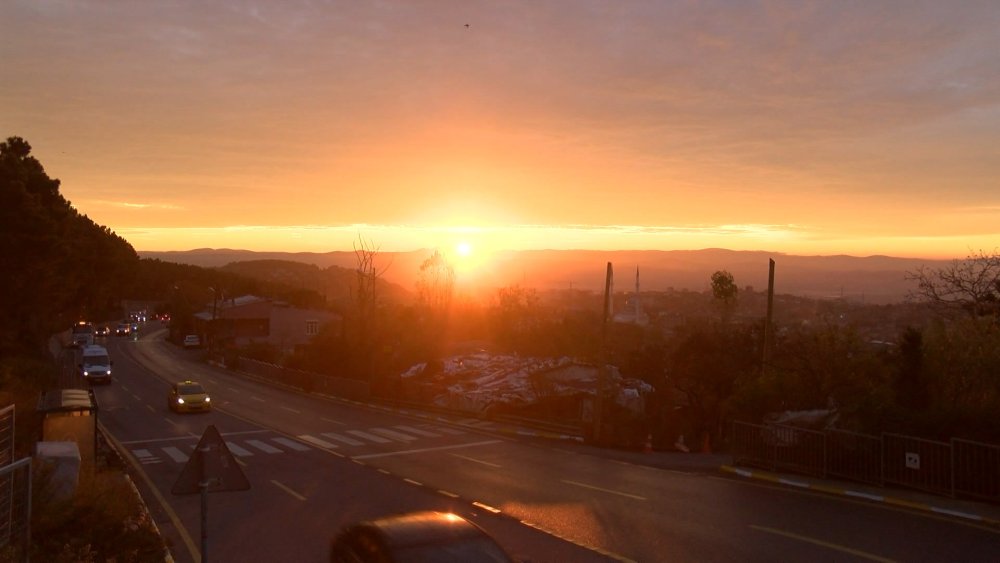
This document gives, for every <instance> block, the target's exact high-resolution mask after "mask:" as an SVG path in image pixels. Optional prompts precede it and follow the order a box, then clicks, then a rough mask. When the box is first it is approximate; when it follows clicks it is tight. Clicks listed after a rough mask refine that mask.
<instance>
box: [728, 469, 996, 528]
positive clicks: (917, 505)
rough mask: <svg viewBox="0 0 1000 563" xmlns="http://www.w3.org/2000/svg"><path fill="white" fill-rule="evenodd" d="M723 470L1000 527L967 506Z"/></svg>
mask: <svg viewBox="0 0 1000 563" xmlns="http://www.w3.org/2000/svg"><path fill="white" fill-rule="evenodd" d="M719 470H720V471H722V472H723V473H728V474H730V475H736V476H737V477H743V478H746V479H755V480H758V481H767V482H769V483H775V484H778V485H785V486H789V487H795V488H798V489H806V490H810V491H817V492H821V493H827V494H831V495H839V496H844V497H850V498H852V499H860V500H866V501H869V502H876V503H881V504H886V505H890V506H896V507H900V508H908V509H911V510H918V511H923V512H930V513H933V514H940V515H943V516H952V517H955V518H961V519H963V520H969V521H972V522H978V523H980V524H989V525H991V526H997V527H1000V520H998V519H995V518H990V517H988V516H983V515H981V514H976V513H973V512H967V511H964V510H955V509H953V508H947V507H945V506H937V505H933V504H928V503H923V502H916V501H912V500H908V499H904V498H899V497H891V496H886V495H880V494H874V493H871V492H869V491H863V490H855V489H850V488H843V487H836V486H832V485H825V484H819V483H813V482H810V481H807V480H804V479H795V478H793V477H786V476H783V475H779V474H776V473H770V472H768V471H761V470H758V469H743V468H739V467H733V466H731V465H723V466H721V467H720V468H719Z"/></svg>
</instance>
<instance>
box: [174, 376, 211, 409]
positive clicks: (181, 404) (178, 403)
mask: <svg viewBox="0 0 1000 563" xmlns="http://www.w3.org/2000/svg"><path fill="white" fill-rule="evenodd" d="M167 408H169V409H170V410H172V411H174V412H203V411H209V410H212V398H211V397H209V396H208V392H207V391H205V388H204V387H202V386H201V384H200V383H198V382H197V381H190V380H188V381H179V382H177V383H174V384H173V385H171V386H170V394H169V395H168V396H167Z"/></svg>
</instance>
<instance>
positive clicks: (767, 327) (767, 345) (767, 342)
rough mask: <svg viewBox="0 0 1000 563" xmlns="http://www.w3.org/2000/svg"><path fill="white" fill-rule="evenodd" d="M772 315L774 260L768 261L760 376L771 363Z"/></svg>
mask: <svg viewBox="0 0 1000 563" xmlns="http://www.w3.org/2000/svg"><path fill="white" fill-rule="evenodd" d="M773 315H774V259H768V272H767V320H766V321H764V357H763V359H762V363H761V368H760V371H761V375H763V374H764V373H766V372H767V367H768V365H769V364H770V363H771V346H772V340H773V339H774V335H773V334H772V330H773V329H772V327H771V323H772V319H773Z"/></svg>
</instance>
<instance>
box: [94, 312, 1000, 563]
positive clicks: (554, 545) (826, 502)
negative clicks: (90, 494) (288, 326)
mask: <svg viewBox="0 0 1000 563" xmlns="http://www.w3.org/2000/svg"><path fill="white" fill-rule="evenodd" d="M161 336H162V334H157V333H155V332H153V333H149V334H147V335H145V336H144V337H143V338H140V339H138V340H130V339H111V340H109V341H108V345H109V349H110V351H111V354H112V357H113V359H114V360H115V381H114V382H113V383H112V384H111V385H108V386H103V387H99V388H96V391H97V395H98V400H99V402H100V405H101V412H100V417H101V421H102V423H103V424H104V426H105V427H106V428H107V429H108V430H109V431H110V432H111V433H112V434H113V435H114V437H115V438H116V439H117V440H118V441H119V442H120V443H121V444H122V447H123V448H125V449H126V450H127V451H128V455H129V456H130V457H131V458H132V459H133V460H134V461H135V463H136V465H137V467H138V468H139V469H140V470H141V473H142V474H144V475H145V477H142V476H140V478H139V479H137V481H138V482H140V484H141V485H142V488H143V489H144V496H145V497H146V498H147V502H148V504H149V505H150V507H151V509H152V511H153V513H154V515H155V516H156V518H157V521H158V524H159V525H160V527H161V530H162V531H163V533H164V535H165V536H166V537H167V538H168V539H169V540H170V542H171V543H172V552H173V554H174V556H175V558H177V559H178V560H180V561H192V560H195V558H196V557H197V552H198V546H199V543H200V541H199V532H200V525H199V517H200V504H199V498H198V495H189V496H175V495H171V494H170V492H169V491H170V488H171V487H172V486H173V484H174V482H175V481H176V480H177V477H178V475H179V474H180V471H181V468H182V467H183V465H184V463H185V462H186V458H187V456H188V455H190V452H191V450H192V448H193V447H194V445H195V444H196V443H197V440H198V438H199V437H200V436H201V434H202V432H203V431H204V429H205V428H206V427H207V426H208V425H209V424H212V425H215V426H216V428H218V429H219V430H220V432H222V433H223V436H224V438H225V440H226V442H227V444H229V446H230V449H231V450H232V451H233V453H234V454H235V456H236V458H237V460H238V461H239V462H240V466H241V468H242V469H243V471H244V472H245V474H246V476H247V477H248V479H249V480H250V482H251V486H252V488H251V490H249V491H246V492H231V493H217V494H213V495H210V498H209V511H208V538H209V551H208V553H209V559H210V560H216V561H322V560H323V559H324V558H325V557H326V549H327V545H328V541H329V538H330V537H331V536H332V534H333V533H334V531H336V530H337V529H339V528H340V527H341V526H343V525H345V524H347V523H349V522H352V521H355V520H358V519H361V518H368V517H375V516H380V515H383V514H388V513H395V512H402V511H409V510H417V509H439V510H452V511H455V512H457V513H459V514H462V515H464V516H467V517H469V518H470V519H472V520H473V521H475V522H476V523H477V524H479V525H481V526H483V527H484V528H485V529H487V531H489V532H490V533H491V534H492V535H494V536H495V537H496V538H497V539H498V540H499V541H500V542H501V543H502V544H504V545H505V546H507V547H508V549H509V550H510V551H511V552H513V553H514V554H515V555H517V556H519V557H521V558H525V559H528V560H530V561H535V562H544V561H560V562H565V561H607V560H634V561H775V560H790V561H855V560H857V561H862V560H875V561H995V560H996V559H997V554H998V553H1000V531H998V530H995V529H992V528H989V527H985V526H978V525H975V524H971V523H967V522H962V521H956V520H952V519H948V518H943V517H937V516H933V515H929V514H923V513H916V512H910V511H906V510H901V509H897V508H893V507H886V506H880V505H872V504H869V503H865V502H854V501H850V500H845V499H841V498H834V497H829V496H823V495H818V494H813V493H808V492H799V491H792V490H787V489H781V488H776V487H771V486H762V485H759V484H754V483H750V482H746V481H740V480H735V479H732V478H729V477H725V476H722V475H721V474H718V473H704V472H699V471H692V470H689V469H686V468H685V469H682V470H673V469H669V468H663V467H659V468H657V467H649V466H645V465H642V464H639V463H627V462H622V461H618V460H615V459H613V458H612V457H609V456H604V455H602V454H601V451H600V450H597V449H594V448H584V447H573V446H571V445H566V444H560V443H556V442H540V441H537V440H528V439H519V438H516V437H511V436H510V435H508V434H502V433H499V432H497V431H496V430H497V429H495V428H492V427H491V425H489V424H488V423H481V422H471V421H446V420H438V419H434V418H429V417H417V416H406V415H403V414H400V413H397V412H389V411H386V410H382V409H379V408H375V407H372V406H367V405H358V404H353V403H348V402H341V401H331V400H326V399H322V398H317V397H311V396H306V395H302V394H299V393H295V392H292V391H287V390H284V389H280V388H276V387H271V386H268V385H263V384H260V383H257V382H255V381H252V380H247V379H244V378H242V377H240V376H238V375H236V374H233V373H230V372H226V371H224V370H220V369H217V368H214V367H210V366H206V365H204V364H201V363H200V362H198V361H197V360H198V358H197V356H198V352H196V351H184V350H180V349H178V348H176V347H175V346H173V345H171V344H168V343H166V342H164V341H163V340H162V338H161ZM188 378H191V379H197V380H199V381H200V382H202V383H203V384H204V385H205V386H206V387H207V388H208V389H209V391H210V392H211V394H212V397H213V402H214V403H215V404H216V410H215V412H212V413H209V414H199V415H178V414H173V413H169V412H168V411H167V409H166V393H167V388H168V381H172V380H180V379H188Z"/></svg>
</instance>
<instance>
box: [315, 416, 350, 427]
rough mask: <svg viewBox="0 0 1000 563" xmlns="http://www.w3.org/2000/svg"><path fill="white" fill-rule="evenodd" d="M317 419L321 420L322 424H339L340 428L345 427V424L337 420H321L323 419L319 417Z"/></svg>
mask: <svg viewBox="0 0 1000 563" xmlns="http://www.w3.org/2000/svg"><path fill="white" fill-rule="evenodd" d="M319 419H320V420H322V421H323V422H329V423H330V424H339V425H341V426H347V423H346V422H341V421H339V420H331V419H329V418H323V417H320V418H319Z"/></svg>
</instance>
